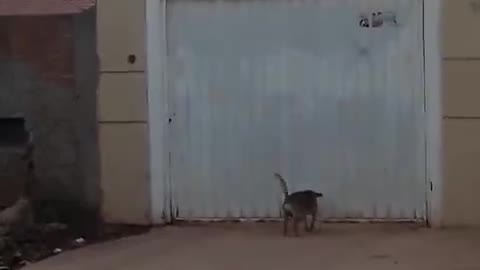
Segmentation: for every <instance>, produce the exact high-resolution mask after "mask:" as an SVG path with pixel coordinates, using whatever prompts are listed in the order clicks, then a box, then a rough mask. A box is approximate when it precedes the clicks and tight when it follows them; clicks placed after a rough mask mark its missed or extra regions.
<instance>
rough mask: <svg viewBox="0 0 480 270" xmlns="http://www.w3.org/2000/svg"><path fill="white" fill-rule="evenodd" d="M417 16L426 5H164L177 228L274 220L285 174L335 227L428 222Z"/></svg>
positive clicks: (322, 0)
mask: <svg viewBox="0 0 480 270" xmlns="http://www.w3.org/2000/svg"><path fill="white" fill-rule="evenodd" d="M422 16H423V3H422V1H420V0H382V1H380V0H355V1H351V0H350V1H348V0H316V1H301V0H293V1H287V0H276V1H273V0H263V1H260V0H259V1H250V0H248V1H241V0H240V1H169V2H167V23H166V26H167V29H166V30H167V44H168V94H169V100H168V102H169V110H170V114H171V115H174V117H173V119H172V122H171V124H170V130H169V133H170V136H169V138H170V140H169V148H170V181H171V184H172V189H171V192H170V194H169V196H171V198H170V200H171V202H172V203H171V205H170V206H169V207H171V208H172V209H171V210H172V212H173V213H174V215H175V217H176V218H179V219H203V218H205V219H209V218H215V219H216V218H219V219H225V218H275V217H279V216H280V205H281V200H282V193H281V190H280V186H279V183H278V182H277V180H275V179H274V177H273V173H274V172H278V173H280V174H282V175H283V176H284V177H285V178H286V179H287V180H288V185H289V187H290V190H291V191H295V190H301V189H314V190H317V191H320V192H322V193H323V194H324V195H325V198H324V199H322V201H321V205H322V212H323V215H324V216H325V217H326V218H334V219H387V220H400V219H402V220H404V219H408V220H422V219H423V218H424V217H425V214H426V213H425V205H426V204H425V201H426V192H425V191H426V185H425V136H424V127H423V126H424V122H423V120H424V102H425V97H424V88H423V61H424V59H423V41H422V40H423V30H422V29H423V25H422V24H423V23H422V21H423V20H422ZM159 196H160V194H159Z"/></svg>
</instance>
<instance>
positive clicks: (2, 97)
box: [0, 16, 95, 203]
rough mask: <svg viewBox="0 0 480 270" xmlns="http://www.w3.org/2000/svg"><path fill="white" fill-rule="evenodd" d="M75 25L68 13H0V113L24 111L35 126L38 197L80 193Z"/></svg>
mask: <svg viewBox="0 0 480 270" xmlns="http://www.w3.org/2000/svg"><path fill="white" fill-rule="evenodd" d="M74 30H75V29H74V21H73V17H72V16H37V17H33V16H32V17H28V16H23V17H1V18H0V40H1V41H2V42H0V89H1V91H0V117H10V116H19V115H20V116H23V117H25V119H26V121H27V123H28V125H29V126H30V127H31V128H32V130H33V132H34V136H35V144H36V152H35V161H36V172H37V176H38V179H37V181H36V183H34V186H33V188H34V194H35V195H36V196H39V197H47V198H50V197H54V198H67V199H71V198H74V199H79V200H80V199H81V197H82V196H83V195H82V190H83V187H82V184H83V183H82V179H80V178H81V176H82V173H81V171H80V170H79V161H81V157H80V156H79V151H78V147H79V145H80V142H81V141H82V140H85V138H81V137H80V135H79V132H78V130H79V127H78V125H77V122H79V117H82V116H81V115H79V114H78V110H79V108H78V104H79V103H78V100H79V97H81V96H82V93H79V92H78V89H77V88H76V84H77V82H76V80H75V72H74V70H75V65H74V64H75V63H74V59H75V57H74V47H75V37H74V32H75V31H74ZM92 35H94V33H92ZM92 91H95V89H93V90H92ZM93 109H94V108H93ZM87 139H88V138H87ZM0 150H1V149H0ZM1 181H2V183H3V186H8V185H11V186H14V185H15V183H17V185H18V182H19V179H2V180H1ZM6 182H9V183H8V184H6ZM2 190H3V191H4V192H6V193H9V191H11V190H12V189H8V190H5V189H1V190H0V198H1V197H2V195H4V194H2ZM11 196H12V194H10V197H11ZM0 203H1V202H0Z"/></svg>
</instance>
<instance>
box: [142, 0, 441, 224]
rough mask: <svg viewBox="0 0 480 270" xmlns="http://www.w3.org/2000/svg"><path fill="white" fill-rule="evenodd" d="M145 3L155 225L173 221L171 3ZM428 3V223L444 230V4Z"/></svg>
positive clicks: (431, 0)
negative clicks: (170, 87)
mask: <svg viewBox="0 0 480 270" xmlns="http://www.w3.org/2000/svg"><path fill="white" fill-rule="evenodd" d="M145 1H146V5H145V7H146V10H145V15H146V39H147V40H146V44H147V46H146V53H147V72H146V73H147V96H148V119H149V121H148V123H149V141H150V148H149V149H150V151H149V155H150V156H149V158H150V159H149V160H150V211H151V213H150V216H151V222H152V223H154V224H163V223H168V222H171V221H172V217H173V215H174V213H172V212H171V211H172V210H171V209H173V207H172V204H173V203H172V198H171V196H170V195H169V194H171V191H172V179H171V175H170V169H169V168H170V152H171V151H170V149H169V145H170V144H169V127H168V126H169V122H170V120H171V118H172V117H173V116H172V115H170V112H169V108H168V105H169V102H168V100H169V95H168V91H167V78H168V74H167V72H168V69H167V66H168V63H167V25H166V18H167V1H168V0H145ZM419 1H423V20H424V22H423V33H424V69H425V70H424V91H425V119H426V121H425V176H426V187H425V192H426V210H427V215H426V219H427V223H428V224H429V225H432V226H440V225H441V220H442V205H443V168H442V167H443V160H442V151H443V150H442V118H441V115H442V102H441V94H442V91H441V90H442V80H441V74H442V59H441V41H442V39H441V19H442V16H441V15H442V6H443V0H419Z"/></svg>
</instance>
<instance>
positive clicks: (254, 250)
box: [27, 223, 480, 270]
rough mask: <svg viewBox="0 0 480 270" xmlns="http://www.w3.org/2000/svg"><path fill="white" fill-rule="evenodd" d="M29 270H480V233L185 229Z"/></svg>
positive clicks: (68, 255) (392, 228)
mask: <svg viewBox="0 0 480 270" xmlns="http://www.w3.org/2000/svg"><path fill="white" fill-rule="evenodd" d="M27 269H30V270H57V269H62V270H84V269H89V270H92V269H98V270H110V269H112V270H113V269H115V270H123V269H125V270H127V269H128V270H131V269H135V270H141V269H156V270H158V269H168V270H188V269H192V270H226V269H228V270H236V269H249V270H255V269H275V270H283V269H285V270H293V269H305V270H307V269H322V270H328V269H332V270H333V269H335V270H337V269H345V270H350V269H368V270H377V269H378V270H388V269H408V270H415V269H422V270H427V269H436V270H438V269H440V270H442V269H445V270H479V269H480V231H475V230H452V231H440V230H430V229H426V228H419V227H418V226H413V225H405V224H404V225H399V224H397V225H391V224H390V225H386V224H383V225H372V224H365V225H346V224H345V225H324V226H323V229H322V230H321V231H317V232H315V233H313V234H310V235H304V236H303V237H301V238H292V237H290V238H285V237H282V235H281V224H280V223H269V224H266V223H265V224H208V225H205V224H204V225H202V224H199V225H183V226H179V227H165V228H159V229H155V230H153V231H152V232H150V233H149V234H146V235H142V236H137V237H132V238H128V239H123V240H119V241H115V242H110V243H105V244H100V245H95V246H90V247H86V248H84V249H80V250H76V251H72V252H65V253H64V254H61V255H59V256H57V257H54V258H51V259H48V260H46V261H43V262H40V263H38V264H34V265H31V266H29V267H27Z"/></svg>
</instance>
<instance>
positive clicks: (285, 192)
mask: <svg viewBox="0 0 480 270" xmlns="http://www.w3.org/2000/svg"><path fill="white" fill-rule="evenodd" d="M273 175H274V176H275V178H277V179H278V181H280V186H281V188H282V191H283V195H284V196H285V198H287V197H288V186H287V181H285V179H283V177H282V176H281V175H280V174H278V173H274V174H273Z"/></svg>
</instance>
